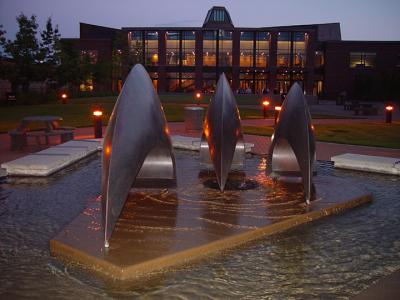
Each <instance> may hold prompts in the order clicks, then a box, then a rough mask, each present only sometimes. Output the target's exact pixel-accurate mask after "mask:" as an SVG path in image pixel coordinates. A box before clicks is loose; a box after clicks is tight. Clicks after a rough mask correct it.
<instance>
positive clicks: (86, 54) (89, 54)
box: [81, 50, 99, 64]
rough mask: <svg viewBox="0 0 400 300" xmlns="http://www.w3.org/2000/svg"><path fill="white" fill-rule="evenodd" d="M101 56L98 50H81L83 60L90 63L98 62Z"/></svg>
mask: <svg viewBox="0 0 400 300" xmlns="http://www.w3.org/2000/svg"><path fill="white" fill-rule="evenodd" d="M98 56H99V52H98V51H97V50H82V51H81V61H83V62H88V63H90V64H96V63H97V59H98Z"/></svg>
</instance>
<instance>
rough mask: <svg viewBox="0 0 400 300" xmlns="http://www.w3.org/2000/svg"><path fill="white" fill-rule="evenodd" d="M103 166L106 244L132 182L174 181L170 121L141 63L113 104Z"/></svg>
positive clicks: (154, 182) (105, 142)
mask: <svg viewBox="0 0 400 300" xmlns="http://www.w3.org/2000/svg"><path fill="white" fill-rule="evenodd" d="M102 164H103V169H102V210H103V226H104V242H105V246H106V247H108V245H109V240H110V237H111V234H112V232H113V230H114V226H115V223H116V221H117V219H118V217H119V215H120V213H121V210H122V208H123V206H124V204H125V201H126V199H127V196H128V193H129V190H130V189H131V187H132V185H133V184H135V187H137V186H138V185H139V186H146V185H147V186H151V187H161V186H165V184H169V185H170V186H171V185H175V184H176V172H175V159H174V156H173V154H172V146H171V140H170V137H169V131H168V127H167V122H166V120H165V116H164V112H163V109H162V106H161V103H160V100H159V98H158V96H157V94H156V93H155V91H154V88H153V85H152V82H151V79H150V77H149V75H148V74H147V72H146V70H145V69H144V68H143V66H142V65H139V64H138V65H135V66H134V67H133V68H132V70H131V71H130V73H129V75H128V77H127V78H126V81H125V84H124V86H123V88H122V90H121V93H120V95H119V97H118V99H117V102H116V104H115V106H114V110H113V112H112V114H111V117H110V121H109V123H108V127H107V131H106V134H105V137H104V141H103V157H102Z"/></svg>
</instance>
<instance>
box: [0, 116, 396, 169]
mask: <svg viewBox="0 0 400 300" xmlns="http://www.w3.org/2000/svg"><path fill="white" fill-rule="evenodd" d="M319 121H321V122H322V121H324V122H328V121H334V122H336V121H339V120H314V123H315V124H318V123H319ZM341 121H342V122H348V121H349V120H341ZM242 122H243V125H253V126H261V125H264V126H265V125H272V122H273V120H271V119H267V120H243V121H242ZM169 128H170V132H171V134H178V135H185V136H193V137H200V136H201V132H190V133H187V132H185V128H184V123H182V122H175V123H169ZM103 132H105V128H104V129H103ZM85 138H93V128H91V127H86V128H78V129H76V130H75V139H85ZM245 140H246V142H248V143H253V144H254V148H253V152H254V153H256V154H261V155H265V154H266V153H267V152H268V148H269V145H270V138H269V137H263V136H256V135H245ZM50 142H51V143H52V144H56V143H59V141H58V140H57V137H53V138H52V140H51V141H50ZM45 148H47V146H46V145H40V146H38V145H30V146H29V147H26V148H25V149H24V150H22V151H11V150H10V139H9V136H8V134H0V164H1V163H3V162H6V161H10V160H14V159H17V158H19V157H22V156H25V155H27V154H29V153H33V152H37V151H39V150H43V149H45ZM343 153H355V154H364V155H376V156H384V157H395V158H398V157H400V149H386V148H379V147H366V146H355V145H343V144H334V143H324V142H317V159H318V160H330V159H331V157H332V156H335V155H339V154H343Z"/></svg>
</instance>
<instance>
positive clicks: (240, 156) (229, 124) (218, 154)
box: [200, 74, 245, 191]
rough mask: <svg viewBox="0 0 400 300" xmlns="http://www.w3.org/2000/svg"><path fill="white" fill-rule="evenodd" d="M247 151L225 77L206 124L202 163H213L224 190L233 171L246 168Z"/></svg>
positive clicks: (201, 152)
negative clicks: (244, 165)
mask: <svg viewBox="0 0 400 300" xmlns="http://www.w3.org/2000/svg"><path fill="white" fill-rule="evenodd" d="M244 159H245V148H244V141H243V135H242V130H241V124H240V115H239V110H238V108H237V105H236V100H235V97H234V95H233V93H232V90H231V88H230V86H229V82H228V80H227V79H226V76H225V74H222V75H221V76H220V78H219V80H218V84H217V89H216V92H215V95H214V97H213V99H212V100H211V102H210V104H209V106H208V110H207V114H206V118H205V121H204V129H203V135H202V139H201V146H200V161H201V162H202V163H206V164H209V163H212V165H213V166H214V170H215V173H216V175H217V181H218V185H219V188H220V190H221V191H223V190H224V188H225V184H226V181H227V179H228V174H229V171H230V170H231V168H237V167H240V166H243V163H244Z"/></svg>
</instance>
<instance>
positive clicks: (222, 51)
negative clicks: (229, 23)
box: [218, 30, 232, 67]
mask: <svg viewBox="0 0 400 300" xmlns="http://www.w3.org/2000/svg"><path fill="white" fill-rule="evenodd" d="M218 64H219V66H221V67H226V66H232V31H226V30H220V31H219V61H218Z"/></svg>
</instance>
